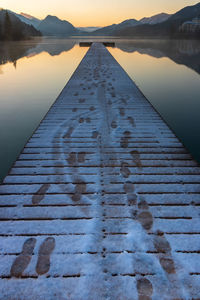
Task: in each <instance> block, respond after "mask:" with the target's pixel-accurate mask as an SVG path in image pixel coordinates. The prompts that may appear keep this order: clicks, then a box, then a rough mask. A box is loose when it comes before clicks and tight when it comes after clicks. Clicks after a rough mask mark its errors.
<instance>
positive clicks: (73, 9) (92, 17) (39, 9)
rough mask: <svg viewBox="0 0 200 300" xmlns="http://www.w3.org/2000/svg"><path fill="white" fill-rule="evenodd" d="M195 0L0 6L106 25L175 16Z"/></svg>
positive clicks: (10, 2) (44, 0)
mask: <svg viewBox="0 0 200 300" xmlns="http://www.w3.org/2000/svg"><path fill="white" fill-rule="evenodd" d="M198 2H199V1H198V0H0V7H2V8H5V9H10V10H13V11H15V12H17V13H20V12H25V13H28V14H31V15H33V16H35V17H37V18H39V19H44V18H45V17H46V16H47V15H49V14H50V15H56V16H57V17H59V18H61V19H64V20H67V21H69V22H71V23H72V24H73V25H74V26H106V25H111V24H113V23H120V22H121V21H124V20H126V19H137V20H138V19H141V18H143V17H149V16H152V15H154V14H157V13H160V12H166V13H175V12H176V11H178V10H180V9H181V8H183V7H185V6H188V5H194V4H196V3H198Z"/></svg>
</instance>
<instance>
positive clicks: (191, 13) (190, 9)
mask: <svg viewBox="0 0 200 300" xmlns="http://www.w3.org/2000/svg"><path fill="white" fill-rule="evenodd" d="M199 15H200V2H199V3H197V4H196V5H193V6H187V7H185V8H183V9H181V10H180V11H178V12H177V13H175V14H174V15H172V16H171V17H169V18H168V19H167V20H166V21H165V22H162V23H159V24H143V25H140V26H130V27H128V28H125V29H120V30H118V31H117V32H116V35H118V36H134V37H145V38H154V37H155V38H161V37H162V38H186V37H189V38H192V37H194V38H199V37H200V35H199V34H198V33H197V34H196V33H195V34H194V35H192V34H185V33H184V32H180V30H179V28H180V26H181V25H182V24H183V23H184V22H186V21H191V20H192V19H194V18H195V17H198V16H199Z"/></svg>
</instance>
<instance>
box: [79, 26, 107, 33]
mask: <svg viewBox="0 0 200 300" xmlns="http://www.w3.org/2000/svg"><path fill="white" fill-rule="evenodd" d="M76 28H77V29H78V30H81V31H84V32H93V31H96V30H98V29H100V28H101V27H94V26H90V27H76Z"/></svg>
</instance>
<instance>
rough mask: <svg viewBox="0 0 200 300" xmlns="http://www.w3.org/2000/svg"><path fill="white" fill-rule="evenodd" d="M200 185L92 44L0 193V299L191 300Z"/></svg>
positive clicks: (199, 245)
mask: <svg viewBox="0 0 200 300" xmlns="http://www.w3.org/2000/svg"><path fill="white" fill-rule="evenodd" d="M66 67H67V66H66ZM199 183H200V167H199V166H198V164H197V163H196V162H195V161H194V160H193V159H192V157H191V155H190V154H189V153H188V152H187V151H186V149H185V148H184V147H183V145H182V144H181V143H180V141H179V140H178V139H177V137H176V136H175V135H174V133H173V132H172V131H171V130H170V129H169V127H168V126H167V125H166V123H165V122H164V121H163V120H162V119H161V117H160V116H159V114H158V113H157V112H156V111H155V110H154V108H153V107H152V106H151V104H150V103H149V102H148V101H147V100H146V98H145V97H144V96H143V94H142V93H141V92H140V90H139V89H138V88H137V86H136V85H135V84H134V83H133V81H132V80H131V79H130V78H129V77H128V75H127V74H126V73H125V71H124V70H123V69H122V67H121V66H120V65H119V64H118V63H117V61H116V60H115V59H114V58H113V57H112V56H111V54H110V53H109V52H108V50H107V49H106V48H105V47H104V46H103V45H102V44H99V43H95V44H93V45H92V46H91V48H90V49H89V51H88V52H87V54H86V56H85V57H84V59H83V60H82V62H81V63H80V65H79V67H78V68H77V69H76V71H75V73H74V74H73V76H72V78H71V79H70V81H69V82H68V83H67V85H66V86H65V88H64V89H63V91H62V93H61V94H60V96H59V97H58V99H57V100H56V102H55V103H54V105H53V106H52V107H51V109H50V110H49V112H48V113H47V115H46V116H45V118H44V119H43V120H42V122H41V123H40V125H39V127H38V128H37V130H36V131H35V133H34V134H33V136H32V137H31V138H30V140H29V141H28V143H27V144H26V146H25V148H24V149H23V151H22V153H21V155H20V156H19V158H18V160H17V161H16V163H15V164H14V166H13V168H12V169H11V171H10V173H9V175H8V176H7V177H6V178H5V180H4V183H3V185H1V186H0V299H1V300H51V299H52V300H54V299H56V300H57V299H58V300H104V299H105V300H137V299H139V300H142V299H143V300H145V299H146V300H150V299H153V300H154V299H155V300H157V299H159V300H160V299H162V300H165V299H184V300H185V299H200V184H199Z"/></svg>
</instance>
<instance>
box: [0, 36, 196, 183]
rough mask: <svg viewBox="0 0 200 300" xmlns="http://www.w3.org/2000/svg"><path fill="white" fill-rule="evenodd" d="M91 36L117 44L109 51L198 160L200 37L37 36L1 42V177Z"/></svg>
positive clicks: (79, 57) (84, 51) (59, 90)
mask: <svg viewBox="0 0 200 300" xmlns="http://www.w3.org/2000/svg"><path fill="white" fill-rule="evenodd" d="M91 41H97V42H98V41H99V42H112V43H115V48H108V49H109V51H110V52H111V54H112V55H113V56H114V57H115V58H116V59H117V61H118V62H119V63H120V64H121V66H122V67H123V68H124V69H125V71H126V72H127V73H128V74H129V76H130V77H131V78H132V79H133V80H134V81H135V83H136V84H137V85H138V86H139V87H140V89H141V90H142V92H143V93H144V94H145V96H146V97H147V98H148V100H149V101H150V102H151V103H152V104H153V106H154V107H155V108H156V109H157V110H158V112H159V113H160V114H161V116H162V117H163V118H164V119H165V121H166V122H167V123H168V124H169V125H170V126H171V128H172V129H173V131H174V132H175V134H176V135H177V136H178V137H179V138H180V139H181V141H182V142H183V143H184V144H185V146H186V147H187V148H188V150H189V151H190V152H191V153H192V154H193V156H194V158H195V159H197V160H199V161H200V122H199V112H200V101H199V99H200V88H199V87H200V76H199V74H200V42H199V41H183V40H182V41H177V40H175V41H172V40H133V39H132V40H128V39H120V38H119V39H110V38H108V37H107V38H103V37H102V38H99V37H98V38H97V37H96V38H92V37H89V38H86V37H85V38H76V39H65V38H63V39H61V38H59V39H57V38H37V39H34V40H29V41H21V42H7V43H0V144H1V147H0V181H1V179H3V177H4V176H5V175H6V174H7V172H8V170H9V168H10V167H11V165H12V163H13V162H14V161H15V160H16V157H17V156H18V155H19V153H20V151H21V150H22V148H23V146H24V144H25V143H26V141H27V139H28V138H29V137H30V136H31V135H32V133H33V131H34V129H35V128H36V127H37V125H38V124H39V122H40V120H41V119H42V118H43V117H44V115H45V114H46V112H47V111H48V109H49V108H50V106H51V105H52V103H53V102H54V101H55V99H56V97H57V96H58V95H59V93H60V92H61V90H62V89H63V87H64V86H65V84H66V83H67V81H68V80H69V78H70V77H71V76H72V74H73V72H74V71H75V69H76V68H77V66H78V64H79V63H80V61H81V60H82V58H83V56H84V55H85V53H86V51H87V50H88V48H87V47H86V48H84V47H79V43H80V42H84V43H85V42H91ZM12 64H13V66H12Z"/></svg>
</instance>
